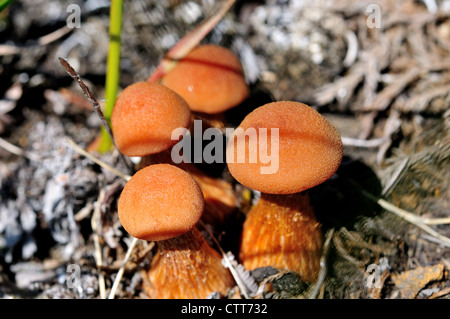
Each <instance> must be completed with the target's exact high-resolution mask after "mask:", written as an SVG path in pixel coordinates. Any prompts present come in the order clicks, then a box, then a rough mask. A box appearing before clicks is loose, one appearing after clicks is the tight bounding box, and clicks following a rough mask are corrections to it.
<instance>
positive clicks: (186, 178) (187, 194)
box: [118, 164, 234, 299]
mask: <svg viewBox="0 0 450 319" xmlns="http://www.w3.org/2000/svg"><path fill="white" fill-rule="evenodd" d="M203 209H204V199H203V195H202V192H201V190H200V187H199V186H198V184H197V183H196V182H195V180H194V179H193V178H192V177H191V175H190V174H189V173H187V172H185V171H183V170H182V169H180V168H177V167H175V166H172V165H169V164H155V165H151V166H147V167H145V168H143V169H141V170H139V171H138V172H136V174H134V175H133V176H132V178H131V179H130V180H129V181H128V182H127V184H126V185H125V187H124V189H123V191H122V193H121V195H120V198H119V202H118V212H119V219H120V222H121V224H122V225H123V227H124V228H125V230H126V231H127V232H128V233H129V234H130V235H132V236H134V237H136V238H139V239H143V240H149V241H157V245H158V252H157V253H156V255H155V256H154V258H153V260H152V264H151V267H150V269H149V271H148V285H146V286H145V287H144V288H145V291H146V293H147V294H148V295H149V296H150V297H151V298H155V299H190V298H192V299H202V298H206V297H207V296H209V295H210V294H212V293H213V292H220V293H222V294H225V293H226V292H227V290H228V289H229V288H231V287H233V285H234V281H233V278H232V276H231V274H230V273H229V271H228V270H227V269H226V268H224V267H223V265H222V263H221V256H220V254H219V253H218V252H217V251H215V250H214V249H213V248H211V247H210V246H209V245H208V244H207V243H206V241H205V239H204V238H203V237H202V235H201V233H200V232H199V230H198V229H197V228H196V224H197V222H198V221H199V219H200V217H201V215H202V213H203Z"/></svg>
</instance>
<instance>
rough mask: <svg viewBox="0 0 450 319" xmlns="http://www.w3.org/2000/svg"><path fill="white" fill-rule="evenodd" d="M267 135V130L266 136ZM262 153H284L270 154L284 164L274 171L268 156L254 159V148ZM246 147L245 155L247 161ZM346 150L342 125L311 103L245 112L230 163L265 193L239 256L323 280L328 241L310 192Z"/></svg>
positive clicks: (240, 178) (254, 210) (271, 105)
mask: <svg viewBox="0 0 450 319" xmlns="http://www.w3.org/2000/svg"><path fill="white" fill-rule="evenodd" d="M239 128H240V130H239ZM261 129H265V130H261ZM272 130H275V131H274V132H272ZM261 132H267V134H264V135H267V137H264V138H267V140H266V141H262V140H261V136H263V134H262V133H261ZM275 132H276V133H277V134H274V133H275ZM244 135H246V136H247V138H242V137H245V136H244ZM239 137H241V138H239ZM263 142H265V143H263ZM274 142H275V143H274ZM275 145H276V146H277V147H275ZM261 150H263V151H266V152H267V153H274V152H276V151H277V154H270V157H269V158H271V159H272V160H276V161H277V165H276V166H274V168H275V169H274V170H272V171H270V170H269V173H268V170H267V166H268V164H270V163H267V155H268V154H266V156H261V154H257V155H258V157H257V160H251V158H252V156H255V154H251V152H253V153H254V152H259V153H260V152H261ZM242 151H245V154H244V155H245V156H241V159H244V160H243V161H239V160H237V158H238V157H239V152H242ZM342 153H343V146H342V141H341V138H340V136H339V133H338V132H337V130H336V129H335V128H334V127H333V126H332V125H331V123H329V122H328V121H327V120H326V119H325V118H324V117H323V116H322V115H320V114H319V113H318V112H317V111H315V110H314V109H313V108H311V107H309V106H307V105H305V104H302V103H298V102H288V101H283V102H273V103H269V104H266V105H263V106H261V107H259V108H257V109H256V110H254V111H253V112H251V113H249V114H248V115H247V116H246V117H245V119H244V120H243V121H242V123H241V124H240V126H239V127H238V129H237V130H236V131H235V132H234V134H233V135H232V136H231V137H230V140H229V142H228V145H227V164H228V168H229V171H230V173H231V175H233V177H234V178H235V179H236V180H237V181H238V182H240V183H241V184H242V185H244V186H246V187H248V188H251V189H254V190H257V191H260V192H261V198H260V200H259V201H258V203H257V204H256V205H255V206H254V207H253V208H252V209H251V210H250V211H249V213H248V214H247V217H246V220H245V222H244V225H243V232H242V241H241V250H240V254H239V258H240V260H241V262H242V263H243V265H244V266H245V267H246V268H248V269H255V268H258V267H265V266H273V267H276V268H280V269H287V270H293V271H296V272H297V273H298V274H299V275H300V277H301V278H302V279H303V280H304V281H306V282H313V281H315V279H316V278H317V275H318V272H319V270H320V263H319V262H320V256H321V253H322V241H323V239H322V233H321V229H320V225H319V223H318V222H317V220H316V218H315V216H314V210H313V208H312V207H311V205H310V202H309V197H308V195H307V194H306V192H305V191H306V190H307V189H309V188H312V187H314V186H316V185H319V184H321V183H323V182H324V181H326V180H327V179H329V178H330V177H331V176H332V175H333V174H334V173H335V172H336V170H337V169H338V167H339V165H340V163H341V160H342ZM263 154H264V153H263ZM254 158H256V157H254ZM263 159H264V160H263ZM264 168H266V170H265V169H264Z"/></svg>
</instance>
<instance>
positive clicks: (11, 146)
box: [0, 137, 41, 161]
mask: <svg viewBox="0 0 450 319" xmlns="http://www.w3.org/2000/svg"><path fill="white" fill-rule="evenodd" d="M0 147H1V148H3V149H5V150H7V151H8V152H10V153H12V154H14V155H17V156H24V157H26V158H28V159H30V160H33V161H39V160H41V157H40V156H39V155H38V154H35V153H32V152H27V151H24V150H23V149H21V148H20V147H18V146H16V145H14V144H11V143H10V142H8V141H6V140H4V139H3V138H1V137H0Z"/></svg>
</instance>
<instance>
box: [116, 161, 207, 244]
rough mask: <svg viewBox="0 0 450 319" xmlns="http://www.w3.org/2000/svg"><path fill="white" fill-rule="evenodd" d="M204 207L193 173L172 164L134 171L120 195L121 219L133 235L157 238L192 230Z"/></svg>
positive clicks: (147, 238) (150, 238)
mask: <svg viewBox="0 0 450 319" xmlns="http://www.w3.org/2000/svg"><path fill="white" fill-rule="evenodd" d="M203 208H204V199H203V194H202V191H201V190H200V187H199V186H198V184H197V183H196V182H195V180H194V179H193V178H192V177H191V175H190V174H189V173H187V172H185V171H183V170H182V169H181V168H178V167H175V166H173V165H169V164H155V165H151V166H147V167H145V168H143V169H141V170H139V171H137V172H136V174H134V175H133V177H132V178H131V179H130V180H129V181H128V182H127V184H126V185H125V187H124V189H123V191H122V194H121V195H120V198H119V203H118V213H119V220H120V222H121V223H122V226H123V227H124V228H125V230H126V231H127V232H128V233H129V234H130V235H132V236H134V237H136V238H140V239H144V240H148V241H158V240H165V239H170V238H173V237H176V236H179V235H181V234H183V233H185V232H187V231H189V230H191V229H192V228H193V227H194V226H195V224H197V222H198V221H199V219H200V217H201V215H202V213H203Z"/></svg>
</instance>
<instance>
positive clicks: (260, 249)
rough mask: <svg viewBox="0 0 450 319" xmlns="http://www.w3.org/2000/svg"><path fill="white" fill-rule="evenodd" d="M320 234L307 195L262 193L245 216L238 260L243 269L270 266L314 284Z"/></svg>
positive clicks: (320, 247)
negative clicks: (295, 273)
mask: <svg viewBox="0 0 450 319" xmlns="http://www.w3.org/2000/svg"><path fill="white" fill-rule="evenodd" d="M322 241H323V239H322V232H321V228H320V224H319V223H318V222H317V220H316V218H315V215H314V211H313V208H312V206H311V205H310V202H309V195H308V193H307V192H301V193H296V194H290V195H274V194H266V193H262V194H261V197H260V199H259V200H258V202H257V204H256V205H255V206H253V207H252V208H251V210H250V212H249V213H248V215H247V218H246V220H245V224H244V231H243V234H242V239H241V250H240V255H239V257H240V259H241V261H243V264H244V266H245V267H246V268H247V269H255V268H258V267H263V266H272V267H274V268H278V269H288V270H292V271H295V272H297V273H298V274H301V277H302V279H303V280H304V281H306V282H314V281H315V280H316V277H317V272H318V270H319V268H320V264H319V262H320V257H321V255H322V245H323V243H322Z"/></svg>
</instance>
